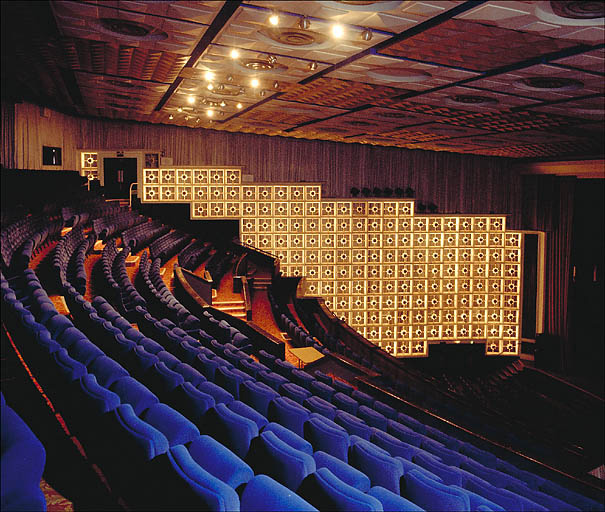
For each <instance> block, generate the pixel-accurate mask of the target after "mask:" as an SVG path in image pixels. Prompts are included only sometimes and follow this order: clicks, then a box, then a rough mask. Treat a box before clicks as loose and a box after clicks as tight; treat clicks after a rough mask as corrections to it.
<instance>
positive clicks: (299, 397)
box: [279, 382, 312, 405]
mask: <svg viewBox="0 0 605 512" xmlns="http://www.w3.org/2000/svg"><path fill="white" fill-rule="evenodd" d="M279 391H280V393H281V394H282V395H283V396H286V397H288V398H290V399H291V400H294V401H295V402H298V403H299V404H300V405H302V404H303V402H304V401H305V400H306V399H307V398H309V397H310V396H311V395H312V393H311V392H310V391H309V390H308V389H305V388H303V387H302V386H299V385H298V384H294V382H288V383H286V384H283V385H282V386H281V388H279Z"/></svg>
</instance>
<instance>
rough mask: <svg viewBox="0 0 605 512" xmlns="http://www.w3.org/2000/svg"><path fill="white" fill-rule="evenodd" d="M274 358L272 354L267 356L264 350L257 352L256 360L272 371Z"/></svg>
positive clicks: (267, 353)
mask: <svg viewBox="0 0 605 512" xmlns="http://www.w3.org/2000/svg"><path fill="white" fill-rule="evenodd" d="M275 359H276V358H275V356H274V355H273V354H269V352H267V351H265V350H262V349H261V350H259V351H258V360H259V362H260V363H262V364H264V365H265V366H266V367H268V368H269V369H271V370H272V369H273V362H274V361H275Z"/></svg>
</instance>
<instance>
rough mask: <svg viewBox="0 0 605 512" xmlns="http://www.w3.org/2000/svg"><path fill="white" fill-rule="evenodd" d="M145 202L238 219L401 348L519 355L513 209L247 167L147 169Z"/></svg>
mask: <svg viewBox="0 0 605 512" xmlns="http://www.w3.org/2000/svg"><path fill="white" fill-rule="evenodd" d="M142 191H143V193H142V198H141V199H142V201H143V202H160V203H162V202H164V203H174V202H185V203H191V218H192V219H194V220H204V219H239V221H240V238H241V240H242V241H243V242H245V243H248V244H250V245H253V246H255V247H258V248H260V249H263V250H265V251H268V252H270V253H273V254H275V255H276V256H277V257H279V259H280V261H281V269H282V271H283V273H284V274H285V275H292V276H306V279H307V292H308V294H309V295H320V296H322V297H323V298H324V299H325V303H326V305H327V306H328V307H329V308H330V309H331V310H332V311H333V312H334V313H335V315H337V316H338V317H340V318H341V319H343V320H344V321H346V322H347V323H348V324H349V325H351V326H352V327H353V328H354V329H356V330H357V331H358V332H359V333H360V334H362V335H363V336H365V337H366V338H367V339H368V340H370V341H372V342H373V343H375V344H377V345H378V346H380V347H381V348H383V349H384V350H386V351H387V352H389V353H390V354H392V355H394V356H400V357H410V356H426V355H427V354H428V345H429V344H430V343H436V342H442V341H445V342H448V343H471V342H481V343H485V346H486V353H487V354H488V355H518V354H519V352H520V332H521V272H522V267H521V262H522V249H523V237H522V234H521V233H516V232H511V231H507V230H506V218H505V217H504V216H503V215H436V214H431V215H420V214H416V213H415V212H414V201H413V200H405V199H375V198H371V199H322V197H321V185H320V184H317V183H243V182H242V173H241V169H239V168H206V167H204V168H202V167H200V168H177V169H143V186H142Z"/></svg>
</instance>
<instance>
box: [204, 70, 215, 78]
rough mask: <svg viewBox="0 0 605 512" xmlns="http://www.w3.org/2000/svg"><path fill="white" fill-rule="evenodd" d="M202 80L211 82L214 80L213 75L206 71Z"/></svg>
mask: <svg viewBox="0 0 605 512" xmlns="http://www.w3.org/2000/svg"><path fill="white" fill-rule="evenodd" d="M204 78H205V79H206V80H213V79H214V73H213V72H212V71H206V72H205V73H204Z"/></svg>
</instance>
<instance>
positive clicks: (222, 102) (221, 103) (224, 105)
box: [219, 100, 227, 107]
mask: <svg viewBox="0 0 605 512" xmlns="http://www.w3.org/2000/svg"><path fill="white" fill-rule="evenodd" d="M219 105H220V106H221V107H226V106H227V103H225V100H223V101H221V102H220V103H219Z"/></svg>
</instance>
